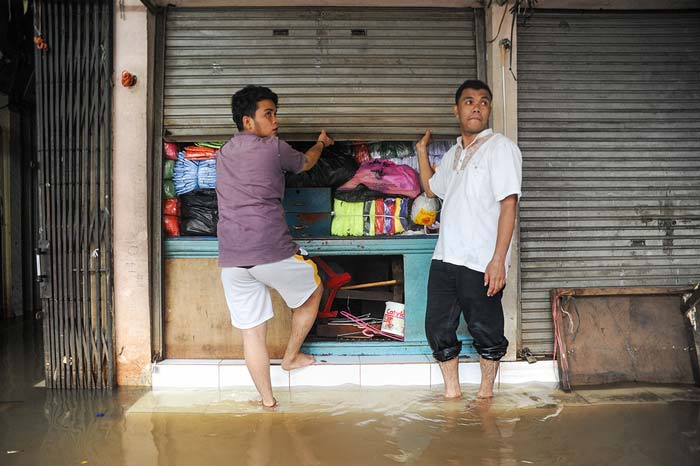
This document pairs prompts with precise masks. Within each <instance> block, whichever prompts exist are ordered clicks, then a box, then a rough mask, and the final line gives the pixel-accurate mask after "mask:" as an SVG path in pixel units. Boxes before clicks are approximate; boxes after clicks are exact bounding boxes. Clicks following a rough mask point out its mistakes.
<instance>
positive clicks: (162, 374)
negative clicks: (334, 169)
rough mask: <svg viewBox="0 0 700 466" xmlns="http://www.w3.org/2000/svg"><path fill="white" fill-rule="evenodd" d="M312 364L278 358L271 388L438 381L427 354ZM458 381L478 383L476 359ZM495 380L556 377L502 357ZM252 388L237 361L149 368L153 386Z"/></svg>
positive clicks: (542, 365)
mask: <svg viewBox="0 0 700 466" xmlns="http://www.w3.org/2000/svg"><path fill="white" fill-rule="evenodd" d="M317 361H318V362H317V364H314V365H312V366H309V367H304V368H302V369H295V370H293V371H291V372H287V371H285V370H283V369H282V368H281V367H280V366H279V361H278V360H276V361H273V364H272V366H271V368H270V372H271V376H272V385H273V387H278V388H279V387H297V386H316V387H331V386H340V385H348V384H350V385H357V386H361V387H377V386H425V387H430V386H437V385H442V383H443V380H442V375H441V373H440V368H439V367H438V365H437V364H436V363H435V361H434V360H433V359H432V358H430V357H429V356H421V355H417V356H319V357H318V358H317ZM459 374H460V381H461V383H463V384H478V383H479V380H480V372H479V364H478V362H472V361H469V362H466V361H464V362H460V365H459ZM499 381H500V382H501V383H504V384H517V383H551V384H554V383H556V382H557V373H556V367H555V365H554V363H553V361H539V362H537V363H535V364H528V363H526V362H520V361H518V362H503V363H502V364H501V369H500V373H499ZM230 387H253V381H252V380H251V378H250V375H249V374H248V370H247V368H246V367H245V364H244V362H243V361H242V360H229V359H224V360H219V359H213V360H194V359H169V360H165V361H162V362H160V363H158V364H157V365H155V366H154V368H153V388H154V389H169V388H211V389H226V388H230Z"/></svg>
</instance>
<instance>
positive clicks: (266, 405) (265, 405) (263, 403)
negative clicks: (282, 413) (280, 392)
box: [260, 397, 277, 409]
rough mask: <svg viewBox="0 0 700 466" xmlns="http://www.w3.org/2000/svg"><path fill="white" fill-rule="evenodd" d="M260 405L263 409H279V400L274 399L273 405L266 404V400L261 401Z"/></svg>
mask: <svg viewBox="0 0 700 466" xmlns="http://www.w3.org/2000/svg"><path fill="white" fill-rule="evenodd" d="M260 404H261V405H262V408H263V409H275V408H276V407H277V398H274V397H273V398H272V403H265V400H261V401H260Z"/></svg>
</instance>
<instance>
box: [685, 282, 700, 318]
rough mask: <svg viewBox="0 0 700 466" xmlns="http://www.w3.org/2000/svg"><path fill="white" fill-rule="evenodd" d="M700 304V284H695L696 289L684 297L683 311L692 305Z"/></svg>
mask: <svg viewBox="0 0 700 466" xmlns="http://www.w3.org/2000/svg"><path fill="white" fill-rule="evenodd" d="M697 304H700V285H696V286H695V291H693V292H692V294H690V295H689V296H684V297H683V304H681V311H683V312H686V311H687V310H688V309H690V308H691V307H693V306H695V305H697Z"/></svg>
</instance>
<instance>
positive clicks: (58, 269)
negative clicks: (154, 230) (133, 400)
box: [34, 0, 114, 388]
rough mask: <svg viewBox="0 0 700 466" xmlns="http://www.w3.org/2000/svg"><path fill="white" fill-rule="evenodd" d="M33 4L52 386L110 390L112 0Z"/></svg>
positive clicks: (42, 266)
mask: <svg viewBox="0 0 700 466" xmlns="http://www.w3.org/2000/svg"><path fill="white" fill-rule="evenodd" d="M35 5H36V11H35V13H34V15H35V17H34V24H35V27H36V33H37V35H39V36H40V37H41V38H42V39H43V41H44V42H45V43H46V45H47V46H48V48H46V49H44V50H41V49H37V51H36V53H35V65H36V95H37V149H38V152H39V154H38V160H39V166H38V170H37V176H38V183H37V185H38V186H39V188H38V189H39V238H40V240H39V245H38V248H37V253H38V254H37V269H38V270H37V275H38V279H39V280H40V281H41V289H42V291H41V293H42V310H43V318H44V354H45V368H46V385H47V386H48V387H52V388H111V387H112V386H113V381H114V356H113V354H114V348H113V331H112V327H113V319H112V299H113V298H112V295H113V293H112V289H113V285H112V244H111V241H112V220H111V217H110V211H111V163H112V162H111V160H112V158H111V137H112V134H111V100H112V83H111V77H112V2H111V1H109V0H99V1H90V0H82V1H81V0H42V1H37V2H36V3H35Z"/></svg>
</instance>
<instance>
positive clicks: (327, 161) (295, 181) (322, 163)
mask: <svg viewBox="0 0 700 466" xmlns="http://www.w3.org/2000/svg"><path fill="white" fill-rule="evenodd" d="M336 146H338V147H336ZM303 148H304V146H303V145H301V144H298V145H296V146H295V149H297V150H302V149H303ZM307 149H308V147H307ZM358 167H359V165H358V164H357V161H355V157H354V156H353V153H352V146H351V145H348V144H340V143H339V144H334V145H332V146H330V147H327V148H326V149H325V150H324V151H323V154H322V155H321V158H320V159H318V162H316V165H314V166H313V167H312V168H311V170H308V171H305V172H301V173H287V180H286V185H287V187H288V188H324V187H330V188H337V187H338V186H341V185H342V184H344V183H345V182H346V181H348V180H349V179H350V178H352V177H353V175H355V172H356V171H357V168H358Z"/></svg>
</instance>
